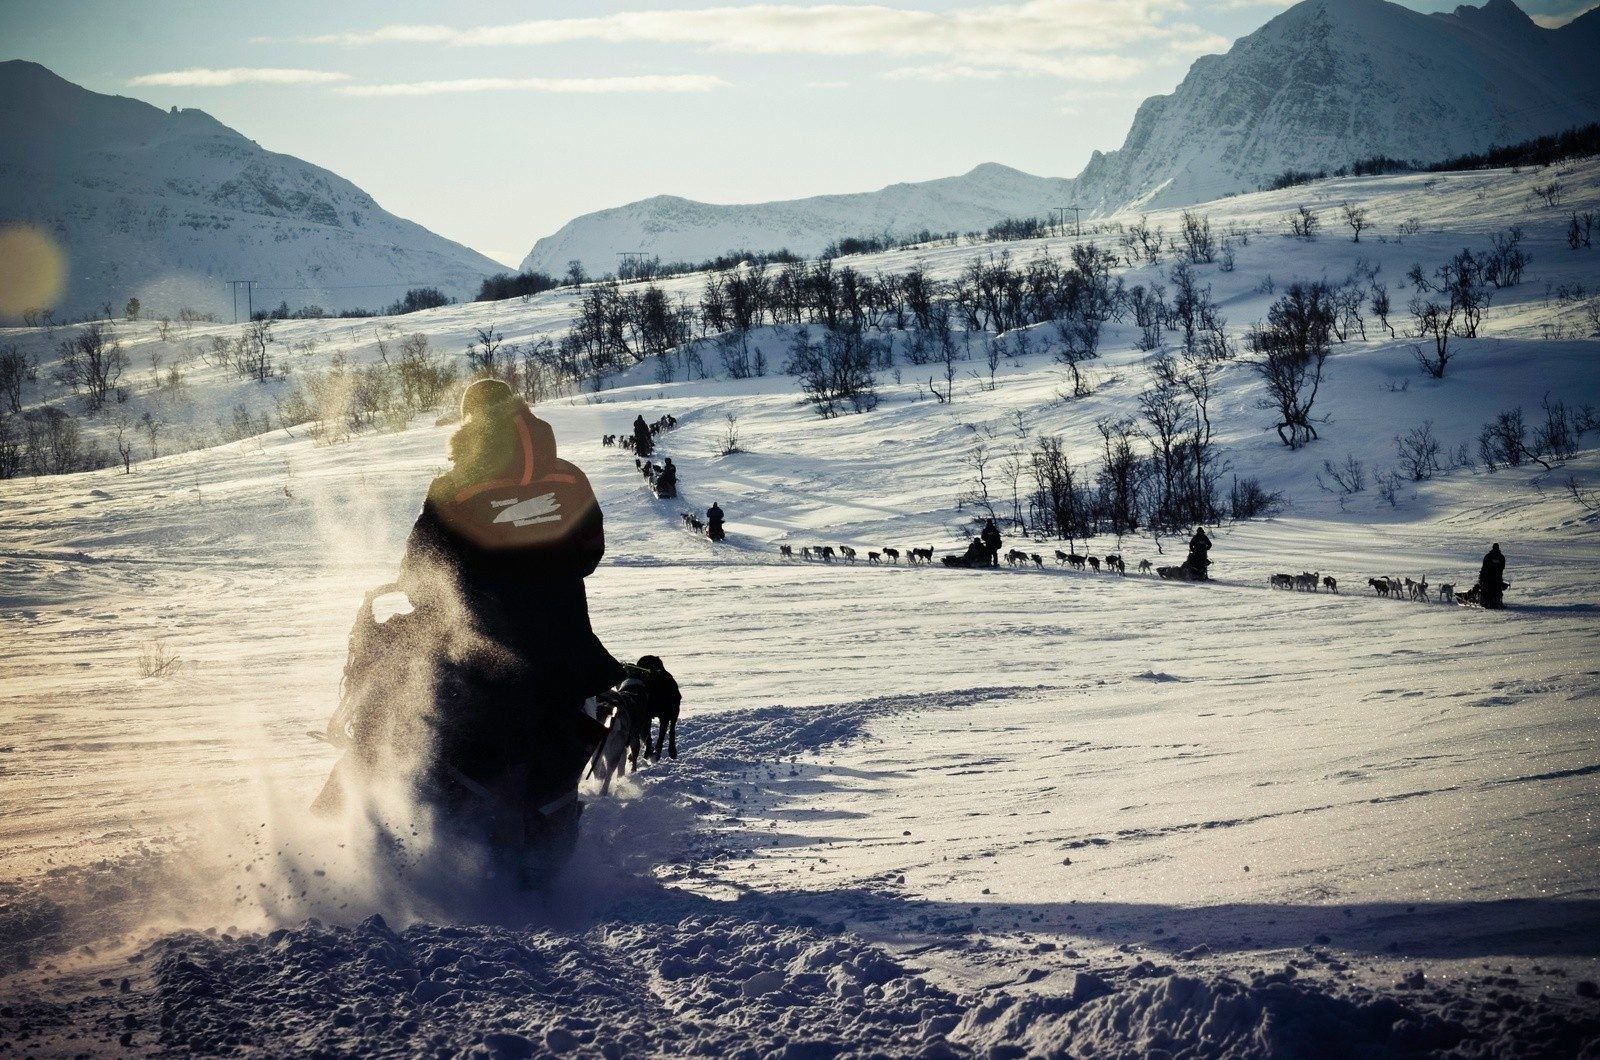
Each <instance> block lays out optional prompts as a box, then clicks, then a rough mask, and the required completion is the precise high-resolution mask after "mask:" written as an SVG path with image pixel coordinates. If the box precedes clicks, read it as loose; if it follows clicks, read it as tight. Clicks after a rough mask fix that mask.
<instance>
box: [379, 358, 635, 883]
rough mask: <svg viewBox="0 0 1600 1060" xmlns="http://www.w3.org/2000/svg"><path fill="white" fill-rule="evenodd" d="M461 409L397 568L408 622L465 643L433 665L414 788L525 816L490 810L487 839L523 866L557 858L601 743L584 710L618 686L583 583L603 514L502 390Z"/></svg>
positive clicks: (545, 435)
mask: <svg viewBox="0 0 1600 1060" xmlns="http://www.w3.org/2000/svg"><path fill="white" fill-rule="evenodd" d="M461 413H462V418H463V420H464V422H463V423H462V425H461V427H460V428H459V429H458V430H457V431H456V433H455V434H454V435H453V436H452V437H451V439H450V458H451V460H452V462H453V464H454V466H453V467H452V468H451V470H450V471H448V472H446V473H445V474H443V475H441V476H439V477H438V478H436V479H435V480H434V481H433V483H432V485H430V486H429V487H428V497H427V500H426V501H425V502H424V504H423V507H422V514H421V515H420V516H419V517H418V518H417V521H416V524H415V526H413V527H412V530H411V536H410V538H409V540H408V541H407V542H406V552H405V559H404V561H403V563H402V565H401V574H400V587H401V588H402V589H404V590H405V593H406V595H407V596H408V597H409V598H410V599H411V601H412V603H413V604H414V605H415V607H416V610H417V613H418V614H428V615H430V616H431V620H432V621H437V622H440V623H446V624H448V625H449V626H450V627H451V628H452V631H453V635H452V637H451V638H450V639H451V642H452V644H454V645H460V646H461V650H460V651H459V652H457V651H454V650H452V651H451V652H450V653H449V657H448V659H440V660H438V666H439V670H440V674H439V679H438V681H437V688H436V694H435V697H434V700H435V701H434V703H433V711H432V716H431V718H430V722H431V724H432V728H433V733H432V735H433V745H434V746H433V748H432V751H431V756H428V757H429V758H431V760H430V761H427V762H426V763H425V765H424V767H423V770H422V776H421V780H422V783H423V784H424V786H425V787H431V788H433V789H434V791H433V794H435V795H439V796H442V799H443V801H444V802H445V803H446V808H447V809H450V808H455V809H459V810H461V811H463V814H464V815H467V814H470V813H471V812H472V809H471V806H472V802H473V799H474V798H476V799H479V800H482V799H483V798H484V797H485V796H492V797H493V802H494V803H495V804H496V805H497V806H499V807H502V808H503V807H506V806H514V807H520V810H521V813H520V820H516V821H509V822H508V821H504V820H501V819H500V816H501V815H497V817H496V821H495V823H494V829H495V832H496V834H495V835H494V836H493V837H492V839H493V840H494V841H495V843H496V844H497V845H500V846H502V847H504V846H507V845H509V846H510V847H511V848H512V849H517V848H519V847H520V848H521V849H522V850H524V851H526V852H527V853H528V854H529V855H530V856H534V855H536V854H537V853H538V852H540V851H541V850H543V849H547V848H549V847H550V846H551V845H552V843H553V845H554V846H555V847H556V848H558V852H559V855H560V856H558V858H557V860H564V853H565V851H560V850H559V848H562V847H565V848H566V850H570V844H571V842H572V841H575V839H576V836H577V819H578V814H579V812H580V809H581V808H580V805H579V803H578V801H577V788H578V780H579V774H580V773H581V771H582V769H583V767H584V765H585V763H586V762H587V760H588V757H589V754H590V753H591V751H592V750H593V748H594V745H595V742H596V741H597V739H598V738H599V736H600V733H599V731H598V726H597V725H596V724H595V723H594V722H593V721H592V720H591V719H590V718H589V717H588V716H587V715H586V714H585V713H584V711H583V704H584V702H585V700H586V699H588V698H589V697H591V696H594V695H596V694H598V693H599V692H601V691H603V690H605V689H607V688H610V687H611V686H612V685H614V684H616V683H617V682H618V681H620V680H621V679H622V677H623V669H622V666H621V665H620V664H619V663H618V662H617V660H616V659H614V658H613V657H612V656H611V653H610V652H608V651H607V650H606V649H605V647H604V646H603V645H602V644H601V643H600V640H599V638H598V637H596V636H595V634H594V631H593V629H591V628H590V625H589V607H588V600H587V597H586V595H585V593H584V586H583V580H584V578H586V577H587V576H588V575H589V574H590V573H592V572H593V571H594V569H595V566H596V565H597V564H598V563H599V562H600V558H601V557H602V556H603V555H604V554H605V531H604V528H603V525H602V520H601V514H600V506H599V504H598V502H597V501H596V500H595V496H594V491H593V490H592V489H591V488H590V486H589V481H588V479H587V478H585V477H584V474H583V472H582V471H580V470H578V468H576V467H574V466H573V465H572V464H569V463H567V462H566V461H565V460H561V459H558V458H557V457H556V445H555V434H554V432H553V431H551V429H550V425H549V424H547V423H545V422H544V421H543V420H540V419H538V418H537V417H535V416H534V415H533V413H532V412H530V411H529V410H528V406H527V405H526V404H525V403H524V402H523V401H522V399H521V398H519V397H517V396H516V395H514V394H513V393H512V391H511V388H510V387H509V386H507V385H506V384H505V383H503V382H501V381H500V380H498V379H480V380H478V381H477V382H475V383H473V384H472V385H471V386H469V387H468V388H467V390H466V392H465V393H464V394H463V395H462V398H461ZM462 627H465V628H464V629H463V628H462ZM458 634H466V635H467V637H466V638H465V639H464V638H463V637H462V636H459V635H458ZM441 639H442V638H441ZM512 816H518V815H515V814H513V815H512ZM527 868H528V866H525V870H526V869H527ZM534 871H535V873H536V872H537V870H536V868H535V870H534Z"/></svg>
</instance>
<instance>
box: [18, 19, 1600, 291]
mask: <svg viewBox="0 0 1600 1060" xmlns="http://www.w3.org/2000/svg"><path fill="white" fill-rule="evenodd" d="M1457 2H1458V0H1406V4H1407V6H1410V7H1413V8H1416V9H1418V10H1424V11H1434V10H1449V9H1452V8H1454V7H1455V6H1456V3H1457ZM1594 4H1595V0H1525V2H1523V3H1522V5H1521V6H1522V7H1523V8H1524V10H1527V11H1528V12H1529V13H1530V14H1532V15H1534V16H1535V17H1537V18H1539V19H1540V20H1541V21H1560V20H1564V19H1566V18H1569V17H1571V16H1573V15H1575V14H1577V13H1579V12H1581V11H1582V10H1584V9H1586V8H1588V7H1592V6H1594ZM1287 6H1289V5H1288V4H1287V3H1283V2H1281V0H1019V2H1012V3H984V2H976V0H968V2H963V0H885V2H878V3H828V4H816V3H805V2H798V0H796V2H787V3H733V2H727V0H721V2H719V0H653V2H648V3H640V2H622V0H592V2H587V3H585V2H579V0H543V2H537V3H535V2H527V3H517V2H508V0H498V2H495V3H486V2H482V0H454V2H451V3H441V2H439V0H432V2H429V3H421V2H412V0H385V2H382V3H378V2H370V0H357V2H336V3H330V2H328V0H320V2H313V0H277V2H275V3H271V4H260V5H244V4H237V3H220V2H218V3H212V2H199V0H143V2H140V3H129V2H126V0H0V58H5V59H29V60H32V61H34V62H38V63H42V64H43V65H45V66H47V67H49V68H50V69H52V70H54V71H55V72H56V73H57V74H59V75H61V76H62V77H65V78H66V79H67V80H69V81H74V82H76V83H78V84H81V85H83V86H85V87H87V88H90V89H93V90H94V91H96V92H106V93H114V94H118V95H126V96H133V97H135V98H138V99H142V100H146V101H148V102H150V103H153V104H155V105H157V106H160V107H163V108H166V107H170V106H174V105H176V106H179V107H198V108H200V109H201V110H204V111H206V112H207V113H209V114H211V115H213V116H214V117H216V118H217V119H219V120H220V121H222V122H224V123H226V124H227V125H230V126H232V127H233V128H235V129H237V130H239V131H240V132H241V133H243V134H244V135H246V136H248V137H250V138H251V139H253V140H255V141H257V142H258V143H260V144H261V145H262V146H263V147H265V148H267V149H269V150H273V151H281V152H284V153H287V154H291V155H296V156H298V157H300V158H303V159H306V160H307V161H309V162H313V163H315V164H317V165H320V166H323V167H325V168H327V169H331V170H333V171H334V172H336V173H338V174H339V175H341V176H343V177H345V178H347V179H349V180H351V181H353V182H354V183H356V184H357V185H359V186H360V187H362V188H364V189H365V190H366V191H368V192H369V193H371V194H372V196H373V197H374V198H376V199H377V200H378V202H379V204H380V205H382V206H383V207H384V208H386V209H388V210H390V211H391V212H393V213H396V214H399V215H400V216H402V217H406V218H409V219H411V220H413V221H416V222H418V223H419V224H422V225H424V226H426V227H428V228H430V229H432V230H433V231H435V232H438V233H439V234H441V235H444V236H447V237H448V238H451V239H454V240H457V241H459V242H462V243H465V244H467V245H468V246H471V247H474V248H475V249H477V250H479V251H481V252H483V253H484V254H487V255H488V256H490V257H493V258H496V259H498V260H501V261H504V262H506V263H507V264H510V265H515V264H516V263H517V262H518V261H520V260H521V258H522V256H523V255H524V254H526V253H527V251H528V249H529V248H530V247H531V246H532V245H533V242H534V240H535V239H537V238H539V237H540V236H543V235H548V234H550V233H551V232H553V231H555V230H556V229H557V228H559V227H560V226H561V225H562V224H563V223H565V222H566V221H568V220H570V219H571V218H572V217H575V216H577V215H578V214H581V213H586V212H588V211H591V210H596V209H601V208H604V207H607V206H616V205H620V204H621V203H624V202H629V201H632V200H634V199H641V198H645V197H647V196H650V195H655V194H661V193H668V194H675V195H683V196H686V197H688V198H694V199H701V200H705V201H709V202H759V201H765V200H770V199H786V198H794V197H799V196H805V195H816V194H821V193H826V192H850V191H870V190H874V189H876V188H879V187H882V186H884V185H886V184H892V183H896V182H899V181H914V180H927V179H929V178H932V177H942V176H951V175H954V174H957V173H963V172H966V171H967V170H969V169H971V168H972V167H973V166H975V165H978V164H979V163H982V162H1001V163H1004V164H1006V165H1009V166H1014V167H1016V168H1018V169H1022V170H1026V171H1028V172H1030V173H1036V174H1040V175H1045V176H1061V177H1068V176H1074V175H1076V174H1077V172H1078V171H1079V170H1080V169H1081V168H1082V167H1083V165H1084V163H1085V162H1087V161H1088V159H1089V155H1090V152H1092V151H1094V150H1096V149H1100V150H1111V149H1114V148H1116V147H1118V146H1120V145H1121V143H1122V138H1123V136H1124V135H1125V134H1126V132H1127V130H1128V125H1129V123H1130V122H1131V121H1132V118H1133V113H1134V110H1135V108H1137V106H1138V104H1139V102H1140V101H1141V100H1143V99H1144V98H1145V97H1146V96H1150V95H1153V94H1156V93H1163V92H1170V91H1171V90H1172V89H1173V88H1174V87H1175V86H1176V85H1177V84H1178V82H1179V81H1181V80H1182V78H1183V75H1184V73H1185V71H1186V70H1187V69H1188V66H1189V64H1190V63H1191V62H1192V61H1193V60H1194V59H1195V57H1197V56H1199V55H1202V54H1205V53H1208V52H1219V51H1225V50H1227V47H1228V45H1229V44H1230V43H1231V42H1232V41H1233V40H1234V39H1235V38H1237V37H1240V36H1243V35H1245V34H1247V33H1249V32H1250V31H1251V30H1253V29H1255V28H1256V27H1257V26H1259V25H1260V24H1261V23H1262V22H1264V21H1266V20H1267V19H1268V18H1270V17H1271V16H1273V15H1274V14H1276V13H1278V12H1279V11H1281V10H1282V9H1284V8H1285V7H1287Z"/></svg>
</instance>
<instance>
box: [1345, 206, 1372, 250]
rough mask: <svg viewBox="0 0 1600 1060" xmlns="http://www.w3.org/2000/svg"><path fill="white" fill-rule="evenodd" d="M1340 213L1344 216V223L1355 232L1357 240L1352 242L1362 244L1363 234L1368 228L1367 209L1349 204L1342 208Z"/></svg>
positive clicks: (1354, 239)
mask: <svg viewBox="0 0 1600 1060" xmlns="http://www.w3.org/2000/svg"><path fill="white" fill-rule="evenodd" d="M1340 211H1341V212H1342V213H1343V214H1344V223H1345V224H1347V225H1349V226H1350V229H1351V231H1353V232H1355V238H1353V239H1351V240H1350V242H1352V243H1359V242H1361V232H1362V230H1363V229H1365V228H1367V227H1368V225H1367V211H1366V208H1365V207H1362V206H1353V205H1351V204H1350V203H1348V202H1347V203H1345V204H1344V205H1343V206H1341V207H1340Z"/></svg>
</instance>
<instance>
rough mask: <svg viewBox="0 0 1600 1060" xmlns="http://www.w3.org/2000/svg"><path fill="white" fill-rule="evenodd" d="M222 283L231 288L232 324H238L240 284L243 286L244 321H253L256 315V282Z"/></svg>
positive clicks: (230, 281)
mask: <svg viewBox="0 0 1600 1060" xmlns="http://www.w3.org/2000/svg"><path fill="white" fill-rule="evenodd" d="M223 282H224V283H226V284H227V285H228V286H229V287H232V288H233V322H234V323H235V324H237V323H239V285H240V284H244V306H245V319H246V320H252V319H254V318H255V315H256V313H255V288H256V283H257V282H258V281H256V280H224V281H223Z"/></svg>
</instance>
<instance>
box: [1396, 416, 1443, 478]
mask: <svg viewBox="0 0 1600 1060" xmlns="http://www.w3.org/2000/svg"><path fill="white" fill-rule="evenodd" d="M1394 445H1395V452H1396V454H1397V456H1398V457H1399V460H1400V470H1402V471H1404V472H1405V473H1406V474H1407V475H1408V476H1410V478H1411V481H1412V482H1422V481H1424V480H1426V479H1430V478H1432V477H1433V476H1434V473H1435V472H1436V471H1438V470H1439V439H1438V438H1436V437H1434V433H1433V421H1432V420H1424V421H1423V423H1422V426H1420V427H1413V428H1411V430H1409V431H1407V432H1406V433H1405V434H1403V435H1398V434H1397V435H1395V439H1394Z"/></svg>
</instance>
